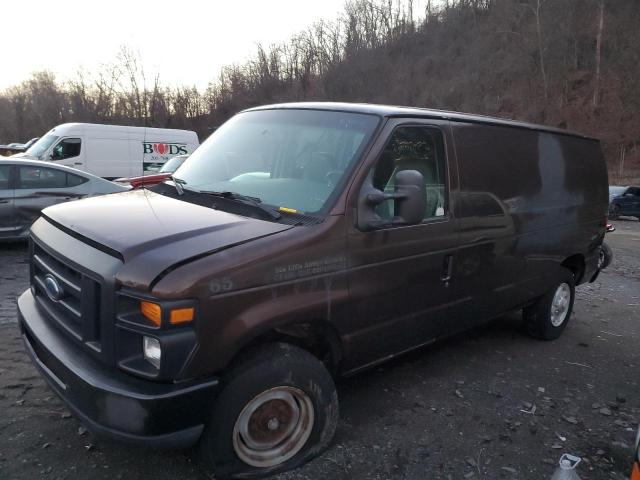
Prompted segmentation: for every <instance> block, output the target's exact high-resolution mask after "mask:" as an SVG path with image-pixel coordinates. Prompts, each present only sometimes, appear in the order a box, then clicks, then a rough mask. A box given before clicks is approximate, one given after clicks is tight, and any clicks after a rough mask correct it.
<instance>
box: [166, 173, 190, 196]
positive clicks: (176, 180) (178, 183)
mask: <svg viewBox="0 0 640 480" xmlns="http://www.w3.org/2000/svg"><path fill="white" fill-rule="evenodd" d="M169 178H170V179H171V181H172V182H173V185H174V186H175V187H176V192H178V195H180V196H182V195H184V188H183V187H182V186H183V185H186V184H187V182H185V181H184V180H182V179H181V178H177V177H174V176H173V175H171V176H170V177H169Z"/></svg>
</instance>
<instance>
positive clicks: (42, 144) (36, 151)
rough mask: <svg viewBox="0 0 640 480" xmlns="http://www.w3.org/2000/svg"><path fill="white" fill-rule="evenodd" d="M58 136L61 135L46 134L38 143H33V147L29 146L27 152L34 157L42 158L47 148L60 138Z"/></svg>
mask: <svg viewBox="0 0 640 480" xmlns="http://www.w3.org/2000/svg"><path fill="white" fill-rule="evenodd" d="M58 138H60V137H57V136H56V135H45V136H44V137H42V138H41V139H40V140H38V141H37V142H36V143H34V144H33V145H31V147H29V150H27V151H26V153H27V154H28V155H33V156H34V157H37V158H40V157H41V156H42V154H44V152H46V151H47V149H48V148H49V147H50V146H51V145H53V143H54V142H55V141H56V140H58Z"/></svg>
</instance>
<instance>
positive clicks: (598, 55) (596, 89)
mask: <svg viewBox="0 0 640 480" xmlns="http://www.w3.org/2000/svg"><path fill="white" fill-rule="evenodd" d="M603 29H604V0H600V14H599V19H598V33H597V34H596V75H595V84H594V87H593V106H594V107H597V106H598V103H600V64H601V61H602V30H603Z"/></svg>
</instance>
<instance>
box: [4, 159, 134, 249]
mask: <svg viewBox="0 0 640 480" xmlns="http://www.w3.org/2000/svg"><path fill="white" fill-rule="evenodd" d="M129 188H130V187H127V186H123V185H117V184H115V183H113V182H110V181H108V180H104V179H102V178H100V177H96V176H95V175H92V174H90V173H86V172H81V171H79V170H76V169H74V168H69V167H65V166H62V165H55V164H52V163H51V162H41V161H37V160H22V159H7V160H0V241H2V240H19V239H23V238H26V237H27V235H28V234H29V227H30V226H31V224H32V223H33V222H35V221H36V219H37V218H38V217H39V216H40V212H41V211H42V209H43V208H46V207H48V206H50V205H55V204H57V203H63V202H68V201H70V200H76V199H79V198H84V197H92V196H96V195H104V194H107V193H115V192H122V191H125V190H129Z"/></svg>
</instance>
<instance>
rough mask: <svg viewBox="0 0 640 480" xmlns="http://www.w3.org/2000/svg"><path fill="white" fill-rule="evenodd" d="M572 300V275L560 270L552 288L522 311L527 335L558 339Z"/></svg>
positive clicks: (573, 283)
mask: <svg viewBox="0 0 640 480" xmlns="http://www.w3.org/2000/svg"><path fill="white" fill-rule="evenodd" d="M574 298H575V278H574V276H573V273H572V272H571V271H569V270H568V269H566V268H561V269H560V273H559V275H558V279H557V280H556V282H555V283H554V284H553V286H552V288H550V289H549V291H548V292H547V293H546V294H545V295H543V296H542V297H540V298H539V299H538V300H537V301H536V302H535V303H534V304H533V305H531V306H529V307H526V308H525V309H524V310H523V315H524V321H525V326H526V328H527V331H528V333H529V334H530V335H531V336H533V337H535V338H540V339H542V340H554V339H556V338H558V337H559V336H560V335H561V334H562V332H563V331H564V329H565V328H566V326H567V323H568V322H569V317H570V316H571V312H572V310H573V301H574Z"/></svg>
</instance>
